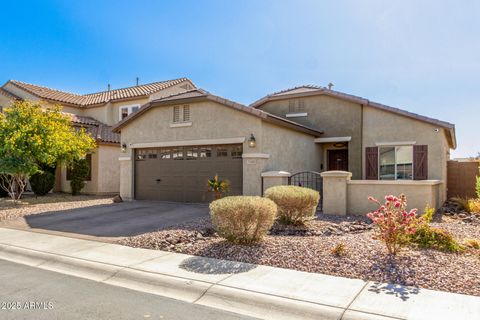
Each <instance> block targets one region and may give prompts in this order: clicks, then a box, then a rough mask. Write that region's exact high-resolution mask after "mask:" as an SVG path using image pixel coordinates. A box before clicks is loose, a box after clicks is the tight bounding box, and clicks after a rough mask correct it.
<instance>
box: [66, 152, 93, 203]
mask: <svg viewBox="0 0 480 320" xmlns="http://www.w3.org/2000/svg"><path fill="white" fill-rule="evenodd" d="M70 168H71V174H70V188H71V189H72V195H74V196H75V195H77V194H79V193H80V191H81V190H82V189H83V187H85V180H86V179H87V177H88V173H89V171H90V168H89V166H88V163H87V160H86V159H80V160H74V161H73V162H72V164H71V167H70Z"/></svg>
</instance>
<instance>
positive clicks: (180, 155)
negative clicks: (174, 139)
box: [172, 148, 183, 160]
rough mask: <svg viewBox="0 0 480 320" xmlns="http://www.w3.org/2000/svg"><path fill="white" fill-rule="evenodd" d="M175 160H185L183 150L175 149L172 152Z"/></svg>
mask: <svg viewBox="0 0 480 320" xmlns="http://www.w3.org/2000/svg"><path fill="white" fill-rule="evenodd" d="M172 159H173V160H183V148H175V149H173V150H172Z"/></svg>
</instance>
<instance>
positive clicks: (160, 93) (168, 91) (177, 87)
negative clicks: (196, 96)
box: [149, 81, 193, 101]
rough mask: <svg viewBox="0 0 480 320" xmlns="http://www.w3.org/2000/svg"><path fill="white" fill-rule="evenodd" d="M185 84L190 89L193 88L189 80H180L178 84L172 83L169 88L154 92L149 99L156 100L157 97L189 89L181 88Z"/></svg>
mask: <svg viewBox="0 0 480 320" xmlns="http://www.w3.org/2000/svg"><path fill="white" fill-rule="evenodd" d="M185 85H189V86H190V88H191V89H192V88H193V86H192V85H191V84H190V82H189V81H183V82H180V83H179V84H177V85H174V86H172V87H170V88H167V89H163V90H160V91H158V92H155V93H154V94H152V95H150V98H149V100H150V101H153V100H157V99H160V98H164V97H168V96H171V95H174V94H177V93H180V92H184V91H187V90H190V89H185V88H182V87H183V86H185Z"/></svg>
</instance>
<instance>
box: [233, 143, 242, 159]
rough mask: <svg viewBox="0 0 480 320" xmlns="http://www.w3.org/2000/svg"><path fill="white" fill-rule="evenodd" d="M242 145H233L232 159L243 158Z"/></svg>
mask: <svg viewBox="0 0 480 320" xmlns="http://www.w3.org/2000/svg"><path fill="white" fill-rule="evenodd" d="M242 149H243V148H242V146H233V147H232V152H231V154H232V159H241V158H242Z"/></svg>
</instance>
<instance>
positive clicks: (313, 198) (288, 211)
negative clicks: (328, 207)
mask: <svg viewBox="0 0 480 320" xmlns="http://www.w3.org/2000/svg"><path fill="white" fill-rule="evenodd" d="M265 197H267V198H268V199H270V200H272V201H273V202H275V203H276V204H277V206H278V213H277V216H278V219H279V221H280V222H282V223H285V224H304V223H305V222H306V221H307V220H310V219H313V218H314V217H315V212H316V210H317V206H318V201H320V194H319V193H318V192H317V191H315V190H312V189H309V188H303V187H297V186H275V187H271V188H269V189H267V190H266V191H265Z"/></svg>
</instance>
